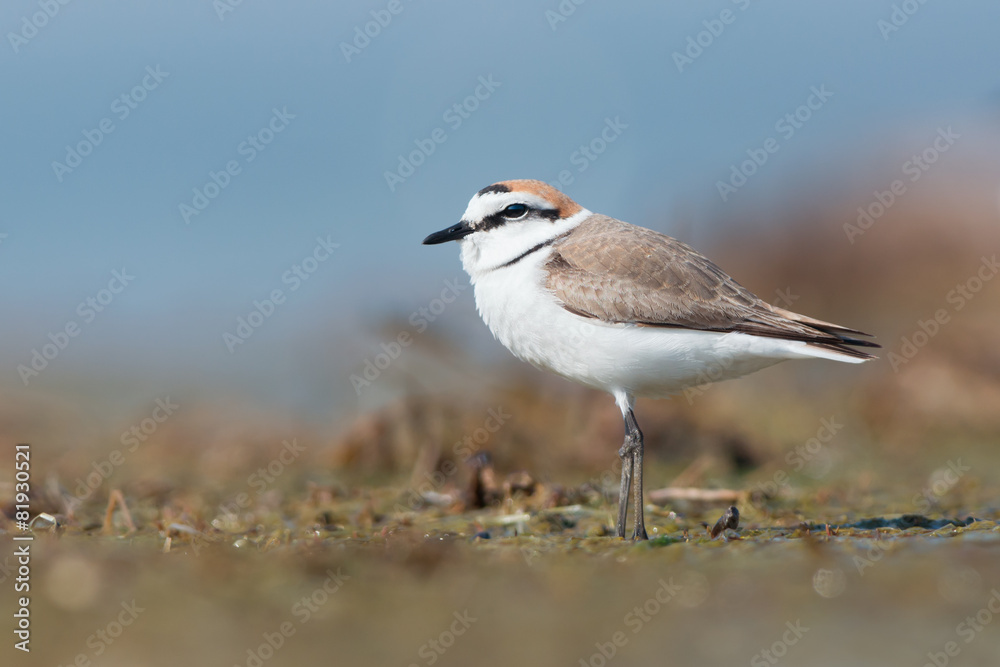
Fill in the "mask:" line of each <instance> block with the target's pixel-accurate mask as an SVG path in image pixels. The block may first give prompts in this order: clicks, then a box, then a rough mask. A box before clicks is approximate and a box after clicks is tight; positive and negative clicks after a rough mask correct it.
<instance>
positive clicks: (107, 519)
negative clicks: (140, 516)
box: [101, 489, 137, 535]
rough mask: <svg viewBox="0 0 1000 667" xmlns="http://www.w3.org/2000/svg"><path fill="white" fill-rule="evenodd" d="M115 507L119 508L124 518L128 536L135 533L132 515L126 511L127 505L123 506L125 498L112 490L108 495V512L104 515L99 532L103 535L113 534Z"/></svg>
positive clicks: (119, 492) (115, 490) (120, 493)
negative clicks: (102, 524)
mask: <svg viewBox="0 0 1000 667" xmlns="http://www.w3.org/2000/svg"><path fill="white" fill-rule="evenodd" d="M116 505H117V506H118V507H120V508H121V511H122V516H123V517H124V518H125V525H126V526H128V534H132V533H134V532H136V530H137V529H136V527H135V523H134V522H133V521H132V513H131V512H129V511H128V505H126V504H125V497H124V496H123V495H122V492H121V491H119V490H118V489H112V490H111V493H109V494H108V510H107V512H105V513H104V527H103V528H102V529H101V532H102V533H104V534H105V535H113V534H114V523H113V521H112V519H113V517H114V514H115V506H116Z"/></svg>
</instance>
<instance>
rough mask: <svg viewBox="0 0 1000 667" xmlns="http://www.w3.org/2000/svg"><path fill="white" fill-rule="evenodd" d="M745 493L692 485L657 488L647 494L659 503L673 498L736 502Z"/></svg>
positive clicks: (709, 501)
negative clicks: (696, 487) (692, 486)
mask: <svg viewBox="0 0 1000 667" xmlns="http://www.w3.org/2000/svg"><path fill="white" fill-rule="evenodd" d="M742 495H743V493H742V492H741V491H734V490H732V489H695V488H690V487H673V486H668V487H667V488H665V489H655V490H653V491H650V492H649V493H648V494H647V496H648V497H649V500H650V502H652V503H655V504H657V505H663V504H666V503H668V502H670V501H672V500H694V501H700V502H704V503H730V504H732V503H736V502H737V501H739V499H740V497H741V496H742Z"/></svg>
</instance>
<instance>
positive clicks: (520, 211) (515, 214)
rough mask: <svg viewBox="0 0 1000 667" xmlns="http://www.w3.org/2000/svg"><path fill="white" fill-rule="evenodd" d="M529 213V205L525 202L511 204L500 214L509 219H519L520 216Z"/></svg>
mask: <svg viewBox="0 0 1000 667" xmlns="http://www.w3.org/2000/svg"><path fill="white" fill-rule="evenodd" d="M527 214H528V207H527V206H526V205H524V204H511V205H510V206H508V207H507V208H505V209H504V210H502V211H500V215H502V216H503V217H505V218H507V219H508V220H517V219H518V218H523V217H524V216H525V215H527Z"/></svg>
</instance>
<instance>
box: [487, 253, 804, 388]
mask: <svg viewBox="0 0 1000 667" xmlns="http://www.w3.org/2000/svg"><path fill="white" fill-rule="evenodd" d="M551 252H552V251H551V249H550V248H543V249H541V250H539V251H537V252H534V253H532V254H531V255H529V256H527V257H525V258H523V259H522V260H520V261H519V262H517V263H515V264H513V265H511V266H509V267H505V268H500V269H495V270H492V271H487V272H483V273H479V274H477V275H473V279H472V282H473V284H474V286H475V287H474V291H475V296H476V307H477V309H478V310H479V314H480V315H481V316H482V318H483V320H484V321H485V322H486V324H487V325H488V326H489V328H490V331H492V332H493V335H494V336H496V337H497V339H498V340H499V341H500V342H501V343H503V345H504V346H505V347H506V348H507V349H508V350H510V351H511V352H512V353H513V354H514V355H515V356H516V357H518V358H519V359H521V360H523V361H526V362H528V363H530V364H532V365H534V366H536V367H538V368H542V369H545V370H549V371H552V372H555V373H558V374H559V375H562V376H564V377H566V378H569V379H571V380H574V381H576V382H579V383H581V384H584V385H587V386H591V387H595V388H598V389H602V390H604V391H608V392H612V393H614V392H616V391H624V392H627V393H629V394H632V395H633V396H667V395H670V394H675V393H678V392H680V391H683V390H684V389H685V388H686V387H691V386H696V385H699V384H705V383H707V382H715V381H719V380H725V379H730V378H735V377H740V376H742V375H746V374H747V373H752V372H754V371H757V370H760V369H762V368H766V367H767V366H771V365H773V364H776V363H778V362H779V361H782V360H785V359H791V358H797V357H808V356H813V354H812V353H811V352H810V351H809V350H807V349H805V345H804V344H802V343H798V342H794V341H783V340H779V339H773V338H762V337H759V336H749V335H745V334H740V333H728V334H724V333H715V332H704V331H689V330H682V329H671V328H661V327H644V326H634V325H626V324H607V323H604V322H601V321H599V320H596V319H591V318H586V317H581V316H578V315H574V314H573V313H571V312H569V311H567V310H566V309H564V308H563V307H562V306H561V305H560V304H559V302H558V300H557V299H556V297H555V296H554V295H553V294H552V293H551V292H550V291H548V290H547V289H546V288H545V287H544V285H545V277H546V274H545V269H544V264H545V262H546V260H547V259H548V257H549V255H550V254H551Z"/></svg>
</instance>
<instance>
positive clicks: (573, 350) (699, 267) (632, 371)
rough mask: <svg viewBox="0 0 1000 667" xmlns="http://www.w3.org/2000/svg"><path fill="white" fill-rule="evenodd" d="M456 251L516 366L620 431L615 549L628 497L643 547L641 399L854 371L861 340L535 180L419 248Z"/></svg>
mask: <svg viewBox="0 0 1000 667" xmlns="http://www.w3.org/2000/svg"><path fill="white" fill-rule="evenodd" d="M445 241H458V242H459V245H460V247H461V252H462V265H463V267H464V268H465V270H466V272H467V273H468V274H469V276H470V277H471V279H472V284H473V285H474V286H475V295H476V307H477V308H478V310H479V313H480V315H482V317H483V320H484V321H485V322H486V324H487V325H488V326H489V328H490V330H491V331H492V332H493V335H494V336H496V337H497V338H498V339H499V340H500V342H501V343H503V344H504V346H506V347H507V349H508V350H510V351H511V352H512V353H513V354H514V356H516V357H517V358H519V359H521V360H523V361H527V362H528V363H530V364H532V365H534V366H537V367H538V368H543V369H546V370H550V371H553V372H555V373H558V374H559V375H562V376H563V377H566V378H568V379H570V380H575V381H576V382H580V383H582V384H585V385H587V386H589V387H594V388H597V389H603V390H604V391H607V392H609V393H611V394H612V395H613V396H614V398H615V402H616V403H617V404H618V407H619V408H620V409H621V412H622V417H623V418H624V420H625V443H624V444H623V445H622V447H621V449H619V450H618V455H619V456H620V457H621V459H622V475H621V493H620V495H619V500H618V523H617V526H616V529H617V534H618V536H619V537H625V521H626V515H627V512H628V500H629V494H630V492H631V493H632V494H633V498H634V502H635V528H634V531H633V533H632V537H633V539H646V527H645V522H644V520H643V503H642V455H643V444H642V432H641V431H640V430H639V425H638V424H637V423H636V420H635V415H633V413H632V408H633V405H634V404H635V398H636V397H637V396H651V397H665V396H668V395H670V394H676V393H678V392H681V391H683V390H684V389H685V388H687V387H692V386H695V385H700V384H704V383H705V381H706V378H709V377H710V378H711V379H712V381H718V380H727V379H731V378H735V377H740V376H742V375H746V374H747V373H752V372H754V371H757V370H760V369H762V368H766V367H768V366H771V365H773V364H776V363H778V362H780V361H784V360H786V359H805V358H812V357H819V358H823V359H832V360H834V361H846V362H849V363H860V362H862V361H865V360H868V359H872V358H874V357H872V355H870V354H867V353H866V352H863V351H861V350H858V349H855V348H857V347H879V346H878V345H876V344H875V343H872V342H870V341H867V340H861V339H858V338H855V337H854V336H868V335H869V334H865V333H863V332H861V331H857V330H855V329H849V328H847V327H842V326H838V325H836V324H830V323H829V322H823V321H821V320H816V319H813V318H811V317H806V316H804V315H798V314H796V313H793V312H790V311H787V310H784V309H782V308H777V307H775V306H771V305H768V304H767V303H765V302H764V301H762V300H761V299H759V298H757V297H756V296H755V295H754V294H752V293H751V292H750V291H749V290H747V289H746V288H744V287H743V286H742V285H740V284H739V283H737V282H736V281H735V280H733V279H732V278H730V277H729V276H728V275H726V273H725V272H723V271H722V269H720V268H719V267H718V266H716V265H715V264H713V263H712V262H711V261H709V260H708V259H707V258H705V257H704V256H703V255H701V254H699V253H698V252H696V251H695V250H694V249H692V248H691V247H689V246H687V245H685V244H683V243H681V242H680V241H677V240H676V239H673V238H671V237H669V236H665V235H663V234H660V233H659V232H654V231H651V230H649V229H644V228H642V227H636V226H635V225H631V224H629V223H627V222H622V221H621V220H615V219H614V218H609V217H607V216H605V215H600V214H597V213H591V212H590V211H588V210H587V209H585V208H583V207H582V206H580V205H579V204H577V203H576V202H574V201H573V200H572V199H570V198H569V197H567V196H566V195H564V194H563V193H562V192H559V191H558V190H556V189H555V188H553V187H551V186H549V185H547V184H545V183H542V182H541V181H533V180H514V181H502V182H500V183H496V184H494V185H491V186H489V187H487V188H483V189H482V190H480V191H479V192H477V193H476V194H475V195H474V196H473V197H472V200H471V201H470V202H469V206H468V208H466V210H465V215H463V216H462V219H461V221H460V222H459V223H458V224H456V225H452V226H451V227H448V228H447V229H443V230H441V231H440V232H435V233H434V234H431V235H430V236H428V237H427V238H426V239H424V243H425V244H428V245H430V244H436V243H444V242H445Z"/></svg>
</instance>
